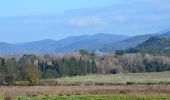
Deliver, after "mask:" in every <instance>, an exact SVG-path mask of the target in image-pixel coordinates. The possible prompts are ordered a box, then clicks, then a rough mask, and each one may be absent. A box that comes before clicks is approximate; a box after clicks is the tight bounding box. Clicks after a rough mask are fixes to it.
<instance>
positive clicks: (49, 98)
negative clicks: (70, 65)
mask: <svg viewBox="0 0 170 100" xmlns="http://www.w3.org/2000/svg"><path fill="white" fill-rule="evenodd" d="M169 76H170V72H158V73H130V74H129V73H126V74H108V75H106V74H105V75H101V74H100V75H97V74H96V75H87V76H76V77H63V78H58V79H48V80H41V81H40V82H39V83H38V84H37V86H0V96H1V100H4V99H5V100H170V84H169V83H170V77H169ZM42 83H43V84H42ZM18 84H19V83H18Z"/></svg>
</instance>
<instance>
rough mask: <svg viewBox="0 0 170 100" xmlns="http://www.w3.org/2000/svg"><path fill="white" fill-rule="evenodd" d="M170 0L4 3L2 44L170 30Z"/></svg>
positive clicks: (0, 10)
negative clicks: (98, 34) (99, 34)
mask: <svg viewBox="0 0 170 100" xmlns="http://www.w3.org/2000/svg"><path fill="white" fill-rule="evenodd" d="M169 23H170V1H169V0H0V42H10V43H18V42H28V41H37V40H42V39H54V40H60V39H63V38H65V37H68V36H78V35H85V34H89V35H92V34H96V33H108V34H121V35H128V36H134V35H141V34H150V33H156V32H159V31H162V30H165V29H170V24H169Z"/></svg>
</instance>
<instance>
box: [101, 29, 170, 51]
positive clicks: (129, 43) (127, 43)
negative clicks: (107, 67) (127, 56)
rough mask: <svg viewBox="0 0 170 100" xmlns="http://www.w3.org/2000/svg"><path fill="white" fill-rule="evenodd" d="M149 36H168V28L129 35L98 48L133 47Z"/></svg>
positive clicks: (110, 49)
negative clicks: (151, 32)
mask: <svg viewBox="0 0 170 100" xmlns="http://www.w3.org/2000/svg"><path fill="white" fill-rule="evenodd" d="M151 37H164V38H170V29H166V30H164V31H160V32H158V33H156V34H146V35H137V36H133V37H129V38H127V39H125V40H122V41H119V42H114V43H110V44H105V45H103V46H102V47H101V48H100V50H101V51H107V52H112V51H115V50H126V49H128V48H135V47H136V46H138V45H140V44H141V43H143V42H145V41H147V40H148V39H150V38H151Z"/></svg>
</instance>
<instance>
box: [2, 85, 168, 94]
mask: <svg viewBox="0 0 170 100" xmlns="http://www.w3.org/2000/svg"><path fill="white" fill-rule="evenodd" d="M106 93H121V94H126V93H170V86H168V85H154V86H145V85H139V86H137V85H135V86H128V85H125V86H122V85H121V86H31V87H26V86H12V87H5V86H1V87H0V95H3V96H21V95H25V96H37V95H47V96H48V95H81V94H106Z"/></svg>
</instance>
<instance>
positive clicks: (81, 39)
mask: <svg viewBox="0 0 170 100" xmlns="http://www.w3.org/2000/svg"><path fill="white" fill-rule="evenodd" d="M127 38H128V36H124V35H112V34H103V33H99V34H95V35H83V36H71V37H67V38H65V39H62V40H59V41H55V40H50V39H47V40H40V41H33V42H26V43H17V44H9V43H4V42H2V43H0V53H2V54H13V53H53V52H71V51H77V50H80V49H87V50H96V49H98V48H99V47H101V46H102V45H104V44H109V43H114V42H118V41H122V40H124V39H127Z"/></svg>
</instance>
